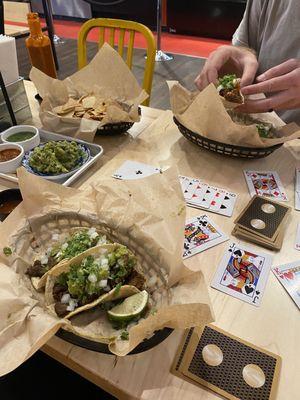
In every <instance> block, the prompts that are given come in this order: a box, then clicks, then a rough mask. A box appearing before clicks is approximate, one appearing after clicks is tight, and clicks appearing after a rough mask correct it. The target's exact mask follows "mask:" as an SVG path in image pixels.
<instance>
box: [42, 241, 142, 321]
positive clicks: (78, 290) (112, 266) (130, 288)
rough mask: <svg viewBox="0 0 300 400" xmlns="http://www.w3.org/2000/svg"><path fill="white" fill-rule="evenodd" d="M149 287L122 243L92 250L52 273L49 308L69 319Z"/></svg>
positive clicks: (49, 275) (55, 313) (105, 245)
mask: <svg viewBox="0 0 300 400" xmlns="http://www.w3.org/2000/svg"><path fill="white" fill-rule="evenodd" d="M144 286H145V278H144V276H143V274H142V273H141V272H140V268H139V267H138V263H137V259H136V257H135V256H134V254H133V253H132V252H131V251H130V250H129V249H128V248H127V247H126V246H123V245H121V244H118V243H113V244H103V245H100V246H96V247H94V248H91V249H89V250H87V251H85V252H84V253H81V254H80V255H78V256H76V257H74V258H72V259H71V260H69V261H68V262H66V263H64V264H62V265H60V266H58V267H56V268H54V269H52V270H50V271H49V273H48V276H47V283H46V289H45V299H46V305H47V307H48V309H50V311H51V312H52V313H53V314H54V315H56V316H58V317H61V318H66V319H69V318H71V317H73V316H74V315H76V314H79V313H81V312H83V311H86V310H89V309H91V308H93V307H96V306H97V305H99V304H101V303H104V302H106V301H112V300H117V299H120V298H124V297H127V296H128V293H129V294H134V293H138V292H139V291H140V290H143V289H144Z"/></svg>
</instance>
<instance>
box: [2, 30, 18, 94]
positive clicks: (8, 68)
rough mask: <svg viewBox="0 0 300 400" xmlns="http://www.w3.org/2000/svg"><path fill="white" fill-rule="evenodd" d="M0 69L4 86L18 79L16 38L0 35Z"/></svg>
mask: <svg viewBox="0 0 300 400" xmlns="http://www.w3.org/2000/svg"><path fill="white" fill-rule="evenodd" d="M0 71H1V73H2V76H3V80H4V83H5V85H6V86H7V85H9V84H10V83H13V82H15V81H17V80H18V79H19V68H18V58H17V50H16V40H15V38H12V37H9V36H5V35H0Z"/></svg>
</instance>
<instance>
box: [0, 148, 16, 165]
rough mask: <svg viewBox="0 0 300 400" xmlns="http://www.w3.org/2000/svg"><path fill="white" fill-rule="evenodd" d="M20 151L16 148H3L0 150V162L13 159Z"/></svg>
mask: <svg viewBox="0 0 300 400" xmlns="http://www.w3.org/2000/svg"><path fill="white" fill-rule="evenodd" d="M20 153H21V151H20V150H18V149H4V150H0V162H6V161H10V160H13V159H14V158H16V157H18V155H20Z"/></svg>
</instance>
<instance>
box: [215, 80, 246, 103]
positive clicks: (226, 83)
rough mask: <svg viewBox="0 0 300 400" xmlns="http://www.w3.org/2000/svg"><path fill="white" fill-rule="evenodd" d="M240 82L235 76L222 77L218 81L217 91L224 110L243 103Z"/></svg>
mask: <svg viewBox="0 0 300 400" xmlns="http://www.w3.org/2000/svg"><path fill="white" fill-rule="evenodd" d="M240 82H241V80H240V79H239V78H237V76H236V75H235V74H230V75H224V76H222V77H221V78H219V79H218V83H217V91H218V92H219V95H220V96H221V98H222V101H223V104H224V106H225V108H234V107H237V106H239V105H241V104H243V103H244V96H243V95H242V93H241V90H240V89H241V87H240Z"/></svg>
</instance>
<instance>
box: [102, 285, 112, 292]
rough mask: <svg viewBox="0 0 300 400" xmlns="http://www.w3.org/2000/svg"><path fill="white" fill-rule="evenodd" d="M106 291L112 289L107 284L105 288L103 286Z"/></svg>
mask: <svg viewBox="0 0 300 400" xmlns="http://www.w3.org/2000/svg"><path fill="white" fill-rule="evenodd" d="M103 290H104V292H109V291H110V290H111V287H110V286H109V285H107V286H105V288H103Z"/></svg>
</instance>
